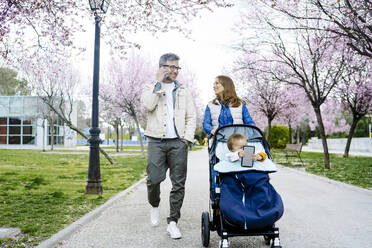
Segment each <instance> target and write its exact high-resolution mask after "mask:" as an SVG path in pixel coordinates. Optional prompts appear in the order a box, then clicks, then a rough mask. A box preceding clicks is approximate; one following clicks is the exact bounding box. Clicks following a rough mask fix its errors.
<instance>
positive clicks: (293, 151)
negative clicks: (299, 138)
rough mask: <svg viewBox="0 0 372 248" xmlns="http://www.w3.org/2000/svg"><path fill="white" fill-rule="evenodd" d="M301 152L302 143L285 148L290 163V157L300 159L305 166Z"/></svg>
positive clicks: (287, 145) (288, 145)
mask: <svg viewBox="0 0 372 248" xmlns="http://www.w3.org/2000/svg"><path fill="white" fill-rule="evenodd" d="M301 150H302V143H299V144H286V145H285V148H284V152H285V157H286V159H287V163H288V157H298V158H299V159H300V161H301V163H302V165H304V162H303V161H302V159H301Z"/></svg>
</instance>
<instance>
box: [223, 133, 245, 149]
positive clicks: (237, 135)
mask: <svg viewBox="0 0 372 248" xmlns="http://www.w3.org/2000/svg"><path fill="white" fill-rule="evenodd" d="M238 140H247V138H246V137H245V136H244V134H241V133H233V134H231V135H230V137H229V138H228V139H227V147H228V148H229V150H230V151H232V150H233V145H234V144H235V143H236V142H237V141H238Z"/></svg>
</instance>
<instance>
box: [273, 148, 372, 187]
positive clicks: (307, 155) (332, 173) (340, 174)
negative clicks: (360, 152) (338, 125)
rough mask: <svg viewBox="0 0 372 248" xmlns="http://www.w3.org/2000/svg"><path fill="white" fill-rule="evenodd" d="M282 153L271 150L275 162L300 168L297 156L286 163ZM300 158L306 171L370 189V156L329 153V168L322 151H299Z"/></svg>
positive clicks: (371, 162)
mask: <svg viewBox="0 0 372 248" xmlns="http://www.w3.org/2000/svg"><path fill="white" fill-rule="evenodd" d="M283 154H284V152H283V150H279V149H273V150H272V155H273V158H274V161H275V162H276V163H279V164H281V165H283V166H289V167H295V168H299V167H301V168H302V165H301V162H299V160H298V158H288V160H289V163H286V159H285V157H284V156H283ZM301 158H302V160H303V161H304V164H305V165H304V166H303V167H304V169H305V170H306V171H307V172H310V173H313V174H316V175H320V176H325V177H328V178H330V179H333V180H337V181H341V182H345V183H348V184H353V185H356V186H359V187H362V188H367V189H372V157H361V156H350V157H348V158H344V157H343V156H342V155H340V154H330V161H331V169H330V170H326V169H325V168H324V157H323V153H317V152H301Z"/></svg>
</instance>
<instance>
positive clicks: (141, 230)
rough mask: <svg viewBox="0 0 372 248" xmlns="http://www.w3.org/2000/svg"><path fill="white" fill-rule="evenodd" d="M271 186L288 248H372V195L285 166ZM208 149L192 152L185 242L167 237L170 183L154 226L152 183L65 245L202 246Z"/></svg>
mask: <svg viewBox="0 0 372 248" xmlns="http://www.w3.org/2000/svg"><path fill="white" fill-rule="evenodd" d="M279 169H280V170H279V171H278V172H277V173H274V174H272V176H271V179H272V180H271V182H272V184H273V185H274V187H275V188H276V189H277V191H278V192H279V193H280V194H281V196H282V198H283V201H284V207H285V212H284V215H283V217H282V219H281V220H279V221H278V222H277V226H278V227H279V228H280V238H281V242H282V246H283V248H298V247H301V248H307V247H311V248H313V247H314V248H320V247H324V248H333V247H334V248H342V247H345V248H346V247H348V248H350V247H355V248H364V247H371V244H372V235H371V234H372V191H368V190H363V189H359V188H357V187H353V186H349V185H345V184H342V183H338V182H334V181H331V180H328V179H325V178H321V177H317V176H313V175H309V174H306V173H304V172H299V171H295V170H293V169H288V168H282V167H280V168H279ZM208 187H209V185H208V157H207V150H206V149H204V150H201V151H193V152H190V153H189V167H188V179H187V184H186V197H185V201H184V205H183V207H182V217H181V219H180V221H179V227H180V229H181V232H182V234H183V238H182V239H180V240H172V239H170V238H169V237H168V235H167V233H166V226H167V225H166V217H167V214H168V211H169V210H168V209H169V207H168V206H169V205H168V195H169V189H170V181H169V180H168V179H167V180H166V181H165V182H164V183H163V184H162V196H161V197H162V202H161V205H160V208H161V219H162V221H161V224H160V225H159V226H158V227H151V226H150V224H149V209H150V207H149V205H148V204H147V201H146V184H145V183H144V182H142V183H141V184H139V185H138V186H137V187H136V188H135V189H133V190H132V191H131V192H130V193H129V194H127V195H125V196H123V197H121V198H119V199H118V200H116V201H115V202H114V204H112V205H111V206H110V207H109V208H106V209H105V210H104V211H103V212H102V213H101V214H100V215H99V216H98V217H97V218H95V219H93V220H92V221H90V222H88V223H87V224H85V225H84V226H83V227H82V228H80V229H79V230H78V231H76V232H75V233H73V234H72V235H71V236H70V237H69V239H68V240H64V241H63V242H62V244H63V245H60V247H69V248H70V247H74V248H75V247H76V248H85V247H87V248H88V247H90V248H93V247H95V248H115V247H130V248H136V247H138V248H143V247H155V248H157V247H159V248H160V247H161V248H168V247H177V248H183V247H185V248H186V247H187V248H194V247H202V245H201V241H200V225H201V224H200V218H201V213H202V211H205V210H207V209H208V199H209V193H208ZM218 241H219V237H218V236H217V234H216V232H213V233H211V242H210V247H218ZM230 241H231V246H230V247H231V248H239V247H240V248H250V247H252V248H253V247H255V248H260V247H267V246H265V245H264V242H263V239H262V238H261V237H239V238H230Z"/></svg>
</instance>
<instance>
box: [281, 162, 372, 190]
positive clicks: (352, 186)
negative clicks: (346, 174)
mask: <svg viewBox="0 0 372 248" xmlns="http://www.w3.org/2000/svg"><path fill="white" fill-rule="evenodd" d="M280 167H281V169H285V170H289V171H292V172H295V173H297V174H301V175H304V176H310V177H312V178H314V179H317V180H320V181H323V182H327V183H330V184H334V185H338V186H341V187H344V188H347V189H350V190H354V191H358V192H361V193H367V194H370V195H371V196H372V190H369V189H364V188H361V187H358V186H354V185H351V184H347V183H344V182H340V181H336V180H333V179H330V178H328V177H324V176H319V175H315V174H312V173H309V172H306V171H300V170H297V169H293V168H289V167H286V166H282V165H280Z"/></svg>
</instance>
